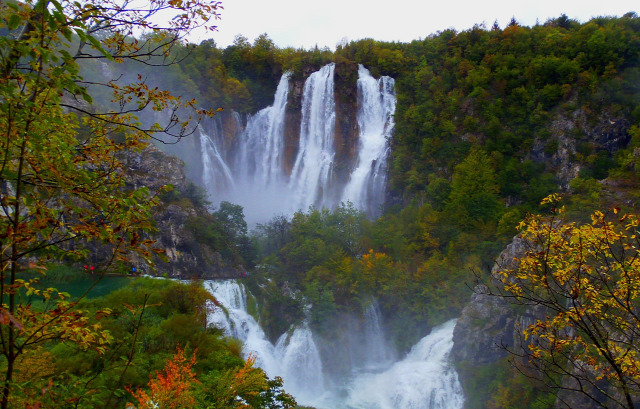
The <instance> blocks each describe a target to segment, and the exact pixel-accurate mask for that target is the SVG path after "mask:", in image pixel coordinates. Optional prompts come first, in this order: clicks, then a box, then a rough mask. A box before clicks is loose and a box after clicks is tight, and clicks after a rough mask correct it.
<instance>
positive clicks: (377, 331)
mask: <svg viewBox="0 0 640 409" xmlns="http://www.w3.org/2000/svg"><path fill="white" fill-rule="evenodd" d="M363 318H364V328H363V335H364V339H363V341H362V344H363V345H362V347H363V348H362V350H363V352H364V357H363V361H364V362H365V368H366V369H367V370H378V369H381V368H386V367H388V366H389V364H390V363H391V361H392V359H393V353H392V350H391V348H390V347H389V345H388V343H387V340H386V339H385V336H384V330H383V329H382V320H381V319H380V308H379V307H378V303H377V302H376V301H375V300H374V301H372V302H371V303H369V305H368V306H367V308H366V309H365V310H364V317H363Z"/></svg>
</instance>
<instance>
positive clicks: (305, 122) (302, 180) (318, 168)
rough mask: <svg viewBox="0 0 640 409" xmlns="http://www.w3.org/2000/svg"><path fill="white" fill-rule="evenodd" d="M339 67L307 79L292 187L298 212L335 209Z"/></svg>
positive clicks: (327, 67)
mask: <svg viewBox="0 0 640 409" xmlns="http://www.w3.org/2000/svg"><path fill="white" fill-rule="evenodd" d="M334 71H335V64H329V65H326V66H324V67H323V68H322V69H321V70H320V71H317V72H314V73H313V74H311V75H310V76H309V78H307V81H306V82H305V84H304V89H303V94H302V122H301V125H300V145H299V148H298V156H297V157H296V161H295V163H294V165H293V170H292V171H291V179H290V182H289V186H290V188H291V191H292V192H293V195H294V196H293V205H294V209H293V210H297V209H305V210H306V208H307V207H309V206H312V205H314V206H316V207H323V206H324V207H333V205H334V203H332V202H331V201H330V197H329V196H330V189H329V187H330V181H331V179H330V177H331V170H332V168H333V157H334V155H335V151H334V147H333V137H334V131H335V129H334V128H335V122H336V104H335V98H334V90H333V74H334Z"/></svg>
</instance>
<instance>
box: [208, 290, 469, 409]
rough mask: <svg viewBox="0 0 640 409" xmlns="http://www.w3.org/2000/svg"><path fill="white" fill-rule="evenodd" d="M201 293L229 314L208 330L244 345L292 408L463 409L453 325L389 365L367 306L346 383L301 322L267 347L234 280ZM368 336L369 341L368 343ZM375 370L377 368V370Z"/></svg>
mask: <svg viewBox="0 0 640 409" xmlns="http://www.w3.org/2000/svg"><path fill="white" fill-rule="evenodd" d="M205 287H206V288H207V289H208V290H209V291H210V292H211V293H212V294H213V295H214V296H215V297H216V298H217V299H218V301H220V302H221V303H222V304H223V305H224V306H225V307H226V309H227V311H228V315H225V314H224V312H222V310H221V309H219V308H216V309H215V310H214V312H213V313H212V314H211V316H210V317H209V319H210V321H211V322H212V323H213V325H216V326H218V327H220V328H223V329H224V330H225V332H226V333H227V334H228V335H230V336H233V337H236V338H238V339H240V340H241V341H243V343H244V348H243V353H244V354H245V356H248V355H249V354H253V355H255V356H256V357H257V360H256V363H257V364H258V365H259V366H260V367H261V368H263V369H264V370H265V372H266V373H267V374H268V375H269V376H270V377H274V376H281V377H282V378H283V381H284V388H285V390H286V391H287V392H289V393H291V394H293V395H294V397H295V398H296V400H297V401H298V404H301V405H308V406H313V407H316V408H319V409H461V408H462V404H463V398H462V390H461V387H460V384H459V382H458V377H457V374H456V373H455V371H454V370H453V369H452V368H451V367H450V366H449V363H448V355H449V351H450V350H451V348H452V346H453V340H452V338H453V327H454V325H455V321H449V322H447V323H446V324H444V325H442V326H440V327H437V328H434V330H433V331H432V332H431V334H429V335H427V336H426V337H424V338H423V339H422V340H420V342H418V343H417V344H416V345H415V346H414V347H413V348H412V350H411V351H410V352H409V354H408V355H407V356H406V357H405V358H403V359H402V360H399V361H396V362H392V361H391V359H392V355H391V354H389V352H388V348H387V346H386V341H385V339H384V332H383V330H382V325H381V322H380V316H379V312H378V311H377V307H376V305H375V303H371V304H370V306H369V307H368V308H367V309H366V312H365V317H364V320H365V323H364V326H363V327H364V332H363V334H362V335H363V336H365V339H369V340H370V341H368V342H367V341H365V342H363V344H362V345H361V346H360V347H361V348H362V349H363V352H364V354H365V355H366V356H368V359H367V360H366V362H365V363H364V365H361V366H360V367H357V368H353V370H352V375H351V376H350V377H348V378H344V377H338V376H337V375H332V374H330V373H325V371H324V370H323V365H322V361H321V358H320V353H319V351H318V346H317V344H316V342H315V337H314V335H313V333H312V332H311V330H310V328H309V326H308V325H307V324H306V323H304V324H302V325H301V326H299V327H297V328H295V329H293V331H291V333H290V335H288V334H286V333H285V334H284V335H282V336H281V337H280V339H279V340H278V342H277V343H276V345H273V344H272V343H270V342H269V341H268V340H267V339H266V336H265V334H264V331H262V329H261V328H260V326H259V325H258V323H257V322H256V320H255V319H254V318H253V317H252V316H251V315H249V314H248V313H247V295H246V293H245V290H244V287H242V286H241V285H239V284H238V283H236V282H235V281H233V280H226V281H206V282H205ZM369 337H370V338H369ZM376 362H377V363H378V365H375V363H376Z"/></svg>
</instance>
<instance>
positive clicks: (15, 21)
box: [9, 14, 22, 30]
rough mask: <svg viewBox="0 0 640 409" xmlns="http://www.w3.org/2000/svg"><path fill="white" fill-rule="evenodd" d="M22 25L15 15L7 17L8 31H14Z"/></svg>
mask: <svg viewBox="0 0 640 409" xmlns="http://www.w3.org/2000/svg"><path fill="white" fill-rule="evenodd" d="M21 23H22V19H21V18H20V16H19V15H17V14H12V15H11V17H9V30H15V29H16V28H18V26H19V25H20V24H21Z"/></svg>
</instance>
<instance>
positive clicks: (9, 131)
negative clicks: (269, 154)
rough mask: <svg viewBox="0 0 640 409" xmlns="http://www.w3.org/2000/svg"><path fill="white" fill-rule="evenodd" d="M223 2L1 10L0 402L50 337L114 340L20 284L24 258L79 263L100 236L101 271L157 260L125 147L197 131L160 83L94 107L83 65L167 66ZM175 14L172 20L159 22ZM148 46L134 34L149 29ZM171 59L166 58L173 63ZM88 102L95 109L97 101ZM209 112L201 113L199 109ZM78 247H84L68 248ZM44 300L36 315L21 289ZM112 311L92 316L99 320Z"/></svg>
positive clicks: (145, 199) (15, 5) (29, 5)
mask: <svg viewBox="0 0 640 409" xmlns="http://www.w3.org/2000/svg"><path fill="white" fill-rule="evenodd" d="M217 7H218V3H217V2H201V1H198V0H195V1H187V2H169V3H166V2H156V1H152V2H151V3H149V4H148V5H143V6H135V5H132V4H131V3H129V2H118V1H113V2H111V1H110V2H106V3H105V2H99V3H95V2H84V3H82V4H80V3H78V2H72V1H66V0H63V1H57V0H38V1H35V2H34V1H26V2H3V3H2V4H1V5H0V29H3V30H6V34H5V35H3V36H2V37H0V65H1V66H2V68H1V69H0V152H1V153H0V155H1V157H0V162H1V163H2V166H1V167H0V205H1V206H2V211H1V213H2V216H1V217H0V246H1V247H2V252H1V255H0V272H1V273H0V282H1V288H0V316H1V317H2V319H1V320H0V324H1V328H0V354H1V355H2V360H1V361H0V365H1V367H2V370H3V376H2V378H1V382H2V397H1V402H0V403H1V407H2V408H6V407H8V405H9V402H10V400H11V392H12V386H13V383H14V374H15V371H16V363H17V359H18V358H19V357H20V355H22V354H25V353H29V351H30V350H31V349H33V348H37V347H38V346H40V345H42V344H44V343H45V342H54V341H58V342H70V343H74V344H76V345H77V346H78V347H80V348H81V349H87V348H96V349H97V350H98V351H99V352H101V353H104V352H105V350H106V348H105V344H107V343H109V342H110V341H111V339H112V338H111V336H110V335H109V334H108V333H107V332H105V331H104V330H103V329H102V327H101V325H100V324H99V323H97V322H94V323H93V324H92V325H89V322H90V321H91V320H92V316H91V314H90V313H88V312H85V311H82V310H79V309H77V308H75V306H76V303H75V302H70V301H68V300H67V299H66V298H67V295H66V294H64V293H58V292H56V291H55V290H54V289H51V288H49V289H46V290H42V289H40V288H39V287H38V283H37V280H36V279H29V280H26V279H23V278H21V276H20V274H21V271H20V270H21V269H23V268H24V267H26V265H27V262H26V260H29V263H30V264H32V266H33V267H35V268H40V267H41V266H42V262H43V261H44V260H47V259H50V258H52V257H55V258H59V257H61V256H63V255H64V256H65V257H68V258H72V259H83V258H85V257H86V255H87V251H86V250H83V248H82V246H77V242H79V241H81V242H85V243H86V242H91V241H98V242H103V243H108V244H109V245H110V246H111V248H112V250H113V251H112V254H111V256H110V259H109V260H105V262H104V266H102V267H103V268H100V272H101V273H104V271H105V269H106V267H107V266H108V265H110V264H111V263H112V262H113V261H118V260H121V261H126V260H127V255H128V254H129V253H131V252H134V253H137V254H138V256H140V257H142V259H144V260H150V256H151V251H153V249H152V245H153V243H152V242H151V241H150V240H146V239H144V238H143V237H142V234H144V231H148V230H150V229H151V222H150V218H151V213H150V209H151V207H152V206H153V205H154V204H155V203H156V198H155V194H156V192H149V191H148V189H145V188H141V189H137V190H134V189H125V172H124V171H125V167H124V166H123V164H122V163H121V161H120V159H119V157H120V154H121V153H122V152H124V151H140V150H141V149H143V148H144V147H145V145H146V144H147V142H148V140H149V139H150V138H151V137H153V136H154V134H156V133H158V132H161V131H164V132H167V133H168V134H171V135H173V136H175V137H178V138H179V137H181V136H183V135H184V134H185V133H188V132H189V128H188V127H187V124H186V123H184V122H183V121H181V120H179V119H178V118H177V116H176V115H175V114H176V112H177V110H178V109H192V110H193V109H195V105H194V104H195V103H194V102H193V101H183V100H181V99H180V98H177V97H174V96H172V95H171V94H169V93H167V92H165V91H162V90H160V89H158V88H151V87H149V86H148V85H147V84H146V83H145V81H144V80H143V79H142V77H141V76H139V77H138V79H137V81H136V80H134V81H132V82H119V81H117V80H112V81H107V82H105V83H102V84H94V85H96V86H97V85H101V86H102V87H104V89H108V90H109V92H110V94H111V95H110V98H111V106H112V107H113V109H111V108H101V107H99V106H93V105H91V104H92V102H93V99H92V96H91V90H90V89H89V87H88V83H87V82H85V81H84V79H83V77H82V76H81V74H80V65H79V61H80V60H91V59H108V60H111V61H115V62H121V61H125V60H127V61H139V62H143V63H153V64H155V63H159V64H162V63H163V58H164V57H165V56H166V55H167V54H166V53H167V52H168V50H169V49H170V47H171V45H172V44H174V43H175V42H176V41H178V40H179V39H180V37H181V36H184V35H186V34H187V33H189V32H190V31H191V30H192V29H193V28H195V27H198V26H201V25H206V24H207V22H208V21H209V19H211V18H212V17H214V18H215V16H216V9H217ZM165 11H169V12H171V11H174V12H176V13H178V15H177V16H176V17H175V18H174V19H171V20H170V21H169V22H168V23H167V24H166V25H160V24H158V23H156V22H154V21H155V20H154V19H153V18H152V17H153V16H154V15H156V14H158V13H162V12H165ZM143 31H147V33H145V35H146V36H145V37H144V38H142V39H141V40H140V41H138V40H137V39H135V38H133V37H130V35H131V34H132V33H133V32H143ZM168 62H169V61H166V60H165V61H164V63H168ZM90 105H91V106H90ZM145 108H149V109H153V110H155V111H162V110H167V112H168V113H169V118H170V119H169V121H168V123H166V124H164V125H159V124H154V125H151V126H150V127H145V126H142V125H141V124H140V122H139V121H138V120H137V118H136V117H135V114H136V113H137V112H140V111H142V110H143V109H145ZM201 114H204V112H201ZM73 242H76V246H73V245H72V243H73ZM21 291H25V292H26V295H27V296H32V295H33V296H35V297H38V298H41V299H42V300H44V301H45V303H46V304H45V305H46V306H45V308H44V309H43V310H36V309H35V308H32V306H31V305H29V304H27V303H24V301H23V300H22V299H20V292H21ZM106 312H107V311H106V310H105V311H104V312H101V311H96V312H94V313H95V318H96V319H97V318H98V317H100V316H104V315H105V313H106Z"/></svg>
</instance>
